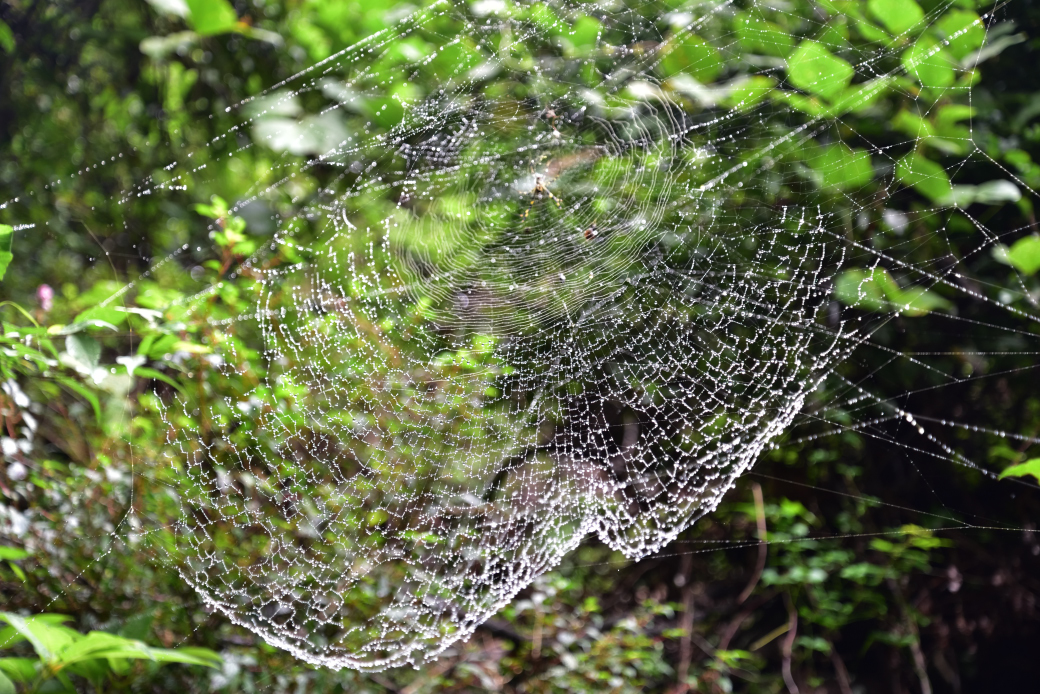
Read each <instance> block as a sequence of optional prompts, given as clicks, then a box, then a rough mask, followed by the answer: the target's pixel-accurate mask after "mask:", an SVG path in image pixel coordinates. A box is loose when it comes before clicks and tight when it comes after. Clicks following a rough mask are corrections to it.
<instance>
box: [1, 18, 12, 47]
mask: <svg viewBox="0 0 1040 694" xmlns="http://www.w3.org/2000/svg"><path fill="white" fill-rule="evenodd" d="M0 48H3V49H4V53H14V32H13V31H11V27H9V26H7V24H6V23H5V22H3V21H0Z"/></svg>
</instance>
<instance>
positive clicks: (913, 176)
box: [896, 152, 953, 204]
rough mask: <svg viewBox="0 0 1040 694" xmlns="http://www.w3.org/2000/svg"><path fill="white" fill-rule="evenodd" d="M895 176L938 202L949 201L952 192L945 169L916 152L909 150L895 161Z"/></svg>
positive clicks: (944, 202)
mask: <svg viewBox="0 0 1040 694" xmlns="http://www.w3.org/2000/svg"><path fill="white" fill-rule="evenodd" d="M896 178H897V179H898V180H899V181H900V182H901V183H903V184H904V185H908V186H913V188H914V189H915V190H916V191H917V192H919V193H921V194H922V195H924V196H925V197H927V198H928V199H930V200H931V201H932V202H934V203H938V204H946V203H947V202H949V200H950V195H951V193H952V192H953V186H951V185H950V177H949V176H947V175H946V170H945V169H944V168H943V167H942V166H940V165H939V164H937V163H935V162H934V161H932V160H931V159H927V158H925V157H923V156H921V155H920V154H918V153H917V152H911V153H910V154H908V155H906V156H905V157H903V158H902V159H900V160H899V161H898V162H896Z"/></svg>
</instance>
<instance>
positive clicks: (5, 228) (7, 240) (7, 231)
mask: <svg viewBox="0 0 1040 694" xmlns="http://www.w3.org/2000/svg"><path fill="white" fill-rule="evenodd" d="M13 237H14V228H13V227H11V226H9V225H7V224H0V280H2V279H3V278H4V274H5V273H6V272H7V266H8V265H10V264H11V261H12V260H14V255H12V254H11V240H12V238H13Z"/></svg>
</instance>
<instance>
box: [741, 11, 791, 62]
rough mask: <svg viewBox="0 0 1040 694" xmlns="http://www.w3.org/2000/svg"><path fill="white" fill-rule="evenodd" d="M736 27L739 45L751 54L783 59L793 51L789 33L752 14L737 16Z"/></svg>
mask: <svg viewBox="0 0 1040 694" xmlns="http://www.w3.org/2000/svg"><path fill="white" fill-rule="evenodd" d="M736 27H737V36H739V37H740V43H741V45H742V46H743V47H744V48H745V49H746V50H748V51H750V52H751V53H760V54H762V55H772V56H776V57H778V58H785V57H787V56H788V55H790V53H791V51H792V50H793V49H794V37H792V36H791V34H790V32H788V31H784V30H783V29H781V28H780V27H779V26H777V25H776V24H773V23H772V22H769V21H766V20H765V19H762V18H761V17H758V16H756V15H754V14H740V15H738V16H737V21H736Z"/></svg>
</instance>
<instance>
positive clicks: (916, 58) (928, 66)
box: [902, 38, 957, 89]
mask: <svg viewBox="0 0 1040 694" xmlns="http://www.w3.org/2000/svg"><path fill="white" fill-rule="evenodd" d="M902 61H903V68H904V69H905V70H906V72H907V74H908V75H910V76H912V77H914V78H915V79H916V80H917V81H918V82H920V83H921V85H922V86H924V87H927V88H929V89H944V88H946V87H949V86H950V85H952V84H953V83H954V81H955V80H956V78H957V75H956V74H955V73H954V71H953V67H954V65H956V61H954V59H953V56H952V55H950V53H949V51H947V50H945V49H943V48H940V47H939V44H938V43H937V42H936V41H935V40H934V39H931V38H923V39H921V40H920V41H918V42H917V43H915V44H914V45H913V46H911V47H910V48H908V49H907V50H906V51H904V52H903V57H902Z"/></svg>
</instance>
